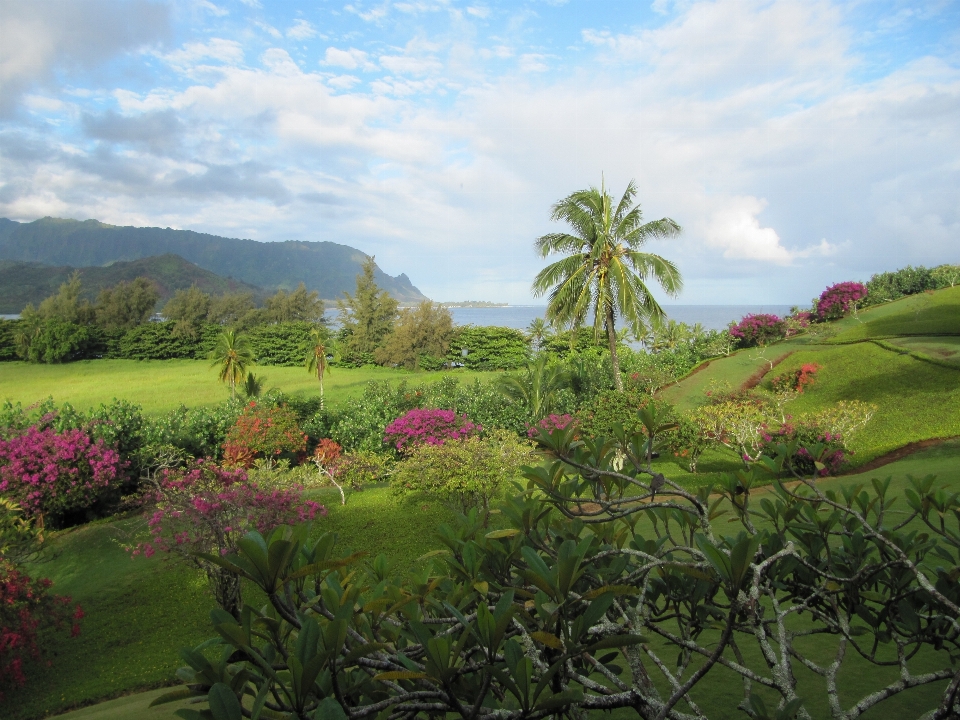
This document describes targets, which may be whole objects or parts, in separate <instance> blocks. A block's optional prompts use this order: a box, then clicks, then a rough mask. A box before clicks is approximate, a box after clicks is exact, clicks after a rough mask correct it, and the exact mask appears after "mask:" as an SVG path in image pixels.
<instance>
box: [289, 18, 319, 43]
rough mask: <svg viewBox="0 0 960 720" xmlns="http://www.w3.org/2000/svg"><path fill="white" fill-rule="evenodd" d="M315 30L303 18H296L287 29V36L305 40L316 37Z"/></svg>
mask: <svg viewBox="0 0 960 720" xmlns="http://www.w3.org/2000/svg"><path fill="white" fill-rule="evenodd" d="M316 35H317V30H316V28H314V27H313V25H311V24H310V23H309V22H307V21H306V20H304V19H303V18H298V19H297V20H295V21H294V23H293V25H292V26H291V27H290V28H289V29H288V30H287V37H288V38H291V39H293V40H307V39H309V38H312V37H316Z"/></svg>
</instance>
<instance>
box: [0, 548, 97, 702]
mask: <svg viewBox="0 0 960 720" xmlns="http://www.w3.org/2000/svg"><path fill="white" fill-rule="evenodd" d="M51 584H52V583H51V582H50V581H49V580H45V579H42V580H35V579H32V578H30V577H29V576H28V575H27V574H26V573H24V572H23V571H22V570H19V569H18V568H17V567H16V565H14V564H13V563H12V562H10V561H9V560H5V559H3V558H2V557H0V700H3V695H4V692H5V691H8V690H10V689H13V688H16V687H22V686H23V685H24V684H25V683H26V681H27V676H26V672H25V671H26V669H27V668H26V667H25V666H24V663H25V662H28V661H30V660H33V661H38V660H41V659H42V655H43V646H44V644H45V643H44V641H45V640H46V639H47V637H48V636H49V635H50V634H51V633H54V632H57V631H61V630H66V629H67V628H68V627H69V628H70V634H71V636H76V635H79V634H80V625H79V621H80V619H81V618H82V617H83V609H82V608H81V607H80V606H79V605H77V606H76V607H74V608H71V604H72V601H71V600H70V598H69V597H61V596H58V595H53V594H51V593H50V592H49V590H50V586H51Z"/></svg>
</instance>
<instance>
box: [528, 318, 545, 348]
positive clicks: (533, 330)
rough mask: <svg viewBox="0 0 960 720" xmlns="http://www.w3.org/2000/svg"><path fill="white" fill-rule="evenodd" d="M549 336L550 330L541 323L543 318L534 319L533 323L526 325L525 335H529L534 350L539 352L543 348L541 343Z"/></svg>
mask: <svg viewBox="0 0 960 720" xmlns="http://www.w3.org/2000/svg"><path fill="white" fill-rule="evenodd" d="M549 334H550V329H549V328H548V327H547V324H546V323H545V322H544V321H543V318H539V317H538V318H534V319H533V321H532V322H531V323H530V324H529V325H527V335H529V336H530V340H532V341H533V348H534V350H539V349H540V348H541V347H543V341H544V340H546V339H547V336H548V335H549Z"/></svg>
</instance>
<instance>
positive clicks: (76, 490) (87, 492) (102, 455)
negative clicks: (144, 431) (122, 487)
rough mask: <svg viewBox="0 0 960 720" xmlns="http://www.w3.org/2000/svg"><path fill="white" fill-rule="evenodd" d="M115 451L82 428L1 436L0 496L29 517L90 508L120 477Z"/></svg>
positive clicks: (33, 427)
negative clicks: (6, 498)
mask: <svg viewBox="0 0 960 720" xmlns="http://www.w3.org/2000/svg"><path fill="white" fill-rule="evenodd" d="M122 469H123V465H122V463H121V461H120V455H119V453H117V451H116V450H115V449H113V448H111V447H109V446H107V445H106V444H105V443H104V442H103V441H102V440H96V441H95V440H92V439H91V438H90V436H89V435H87V434H86V433H85V432H83V431H82V430H64V431H63V432H61V433H58V432H57V431H56V430H54V429H53V428H50V427H48V428H44V429H42V430H41V429H40V428H38V427H37V426H32V427H29V428H27V430H26V431H25V432H24V433H23V434H21V435H16V436H14V437H11V438H9V439H6V440H4V439H2V438H0V493H4V494H8V495H10V496H11V497H12V498H13V499H14V500H16V501H17V502H18V503H20V505H21V506H22V507H23V509H24V511H25V512H27V513H28V514H31V515H40V514H54V515H56V514H60V513H65V512H70V511H73V510H81V509H84V508H88V507H90V506H91V505H93V504H94V503H95V502H96V501H97V500H98V499H99V497H100V496H101V494H102V493H103V491H104V490H106V489H108V488H110V487H111V486H112V485H113V484H115V483H116V482H117V480H118V479H119V478H120V473H121V470H122Z"/></svg>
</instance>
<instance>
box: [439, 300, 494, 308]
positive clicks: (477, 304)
mask: <svg viewBox="0 0 960 720" xmlns="http://www.w3.org/2000/svg"><path fill="white" fill-rule="evenodd" d="M440 305H442V306H443V307H451V308H494V307H510V303H499V302H491V301H489V300H462V301H460V302H442V303H440Z"/></svg>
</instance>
